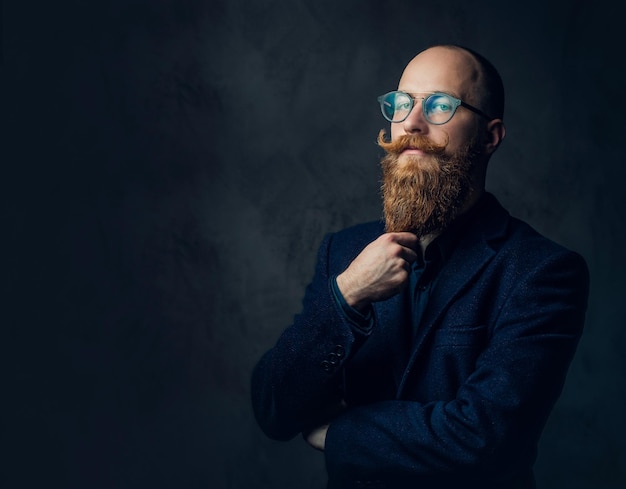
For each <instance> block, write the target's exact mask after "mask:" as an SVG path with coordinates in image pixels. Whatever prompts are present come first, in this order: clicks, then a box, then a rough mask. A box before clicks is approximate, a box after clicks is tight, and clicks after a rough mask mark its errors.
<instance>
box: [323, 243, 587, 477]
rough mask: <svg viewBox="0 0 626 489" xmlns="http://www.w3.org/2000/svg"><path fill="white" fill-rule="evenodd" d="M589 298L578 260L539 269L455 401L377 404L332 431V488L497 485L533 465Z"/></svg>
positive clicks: (516, 296)
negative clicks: (353, 482) (452, 480)
mask: <svg viewBox="0 0 626 489" xmlns="http://www.w3.org/2000/svg"><path fill="white" fill-rule="evenodd" d="M587 294H588V272H587V267H586V265H585V263H584V261H583V259H582V258H581V257H580V256H579V255H577V254H575V253H572V252H565V251H564V252H560V253H557V254H552V255H551V256H550V257H548V258H546V259H544V260H543V262H542V263H540V264H539V265H537V266H535V267H534V268H533V269H532V270H531V271H529V272H528V273H526V274H525V276H523V277H519V278H518V279H517V283H516V285H515V286H514V287H513V288H512V289H511V292H510V293H509V295H508V297H506V298H505V299H504V302H503V306H502V308H501V309H500V312H499V314H498V316H497V317H496V319H495V321H494V323H493V324H491V325H490V331H491V337H490V339H489V341H488V343H487V346H486V347H485V349H484V350H483V351H482V353H481V354H480V355H479V357H478V360H477V362H476V366H475V370H474V371H473V372H472V373H471V374H470V375H469V377H468V378H467V380H466V381H465V382H464V383H463V384H462V385H461V387H460V388H459V389H458V391H457V394H456V397H455V398H454V399H453V400H451V401H446V402H444V401H433V402H428V403H420V402H412V401H400V400H390V401H383V402H377V403H373V404H369V405H364V406H358V407H355V408H353V409H349V410H348V411H346V412H344V413H343V414H341V415H340V416H338V417H337V418H336V419H335V420H334V421H333V422H332V423H331V424H330V428H329V430H328V433H327V438H326V449H325V457H326V465H327V469H328V472H329V476H330V478H331V479H334V480H345V481H347V480H350V479H353V478H355V477H358V478H371V479H377V478H386V479H388V478H389V475H390V474H392V477H395V478H397V479H398V480H406V479H411V480H422V481H425V480H429V479H428V478H429V477H432V476H439V477H441V475H442V474H456V475H457V476H458V475H461V476H466V477H469V478H471V477H473V476H476V477H478V475H479V474H480V476H481V477H488V478H490V479H492V480H498V479H499V478H500V479H503V478H505V477H507V476H508V477H510V475H511V474H515V473H516V471H519V470H522V469H523V468H524V467H526V468H527V467H529V466H530V465H532V462H533V460H534V457H535V449H536V448H535V447H536V444H537V442H538V439H539V437H540V434H541V430H542V429H543V426H544V424H545V422H546V420H547V417H548V415H549V413H550V410H551V409H552V407H553V405H554V403H555V402H556V399H557V398H558V396H559V394H560V392H561V390H562V387H563V384H564V381H565V377H566V373H567V369H568V367H569V364H570V362H571V360H572V358H573V355H574V352H575V349H576V346H577V343H578V341H579V338H580V336H581V334H582V329H583V323H584V315H585V310H586V303H587ZM416 477H417V479H416ZM438 480H440V479H438Z"/></svg>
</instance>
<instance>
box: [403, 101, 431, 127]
mask: <svg viewBox="0 0 626 489" xmlns="http://www.w3.org/2000/svg"><path fill="white" fill-rule="evenodd" d="M413 103H414V105H413V110H411V113H410V114H409V116H408V117H407V118H406V119H405V120H404V121H403V122H402V128H403V129H404V132H405V133H406V134H415V133H418V134H426V133H427V132H428V121H426V118H425V117H424V113H423V112H422V100H421V99H417V100H414V102H413Z"/></svg>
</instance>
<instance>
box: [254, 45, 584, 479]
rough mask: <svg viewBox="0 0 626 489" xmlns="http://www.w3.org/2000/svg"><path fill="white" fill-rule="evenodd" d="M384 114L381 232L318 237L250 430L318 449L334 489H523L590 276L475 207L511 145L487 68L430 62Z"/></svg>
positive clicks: (447, 50) (441, 53)
mask: <svg viewBox="0 0 626 489" xmlns="http://www.w3.org/2000/svg"><path fill="white" fill-rule="evenodd" d="M379 102H380V104H381V110H382V112H383V115H384V116H385V118H386V119H387V120H389V121H390V122H391V140H390V141H388V142H387V141H385V140H384V134H383V132H382V131H381V134H380V135H379V144H380V146H381V147H382V148H383V149H384V150H385V151H386V156H385V157H384V158H383V161H382V168H383V185H382V194H383V201H384V202H383V208H384V218H385V219H384V223H380V222H374V223H368V224H362V225H358V226H355V227H352V228H350V229H347V230H344V231H341V232H339V233H335V234H331V235H328V236H326V237H325V239H324V241H323V243H322V245H321V247H320V251H319V256H318V261H317V266H316V271H315V276H314V278H313V281H312V282H311V284H310V285H309V286H308V287H307V290H306V293H305V297H304V300H303V309H302V312H301V313H300V314H299V315H297V316H296V317H295V319H294V323H293V324H292V325H291V326H290V327H289V328H287V329H286V330H285V331H284V332H283V334H282V335H281V337H280V338H279V339H278V341H277V343H276V345H275V346H274V347H273V348H272V349H271V350H270V351H268V352H267V353H266V354H265V355H264V356H263V357H262V359H261V360H260V361H259V363H258V365H257V366H256V368H255V370H254V372H253V376H252V400H253V407H254V410H255V415H256V417H257V420H258V422H259V424H260V426H261V428H262V429H263V430H264V432H265V433H266V434H267V435H268V436H270V437H272V438H274V439H277V440H289V439H291V438H293V437H294V436H295V435H296V434H298V433H303V435H304V437H305V439H306V440H307V441H308V442H309V444H311V445H312V446H313V447H315V448H317V449H319V450H323V451H324V454H325V459H326V467H327V471H328V476H329V487H330V488H353V487H354V488H357V487H368V488H374V487H380V488H382V487H386V488H394V489H397V488H404V487H412V488H431V487H433V488H435V487H436V488H438V489H441V488H452V487H455V488H456V487H463V488H469V487H476V488H481V489H488V488H494V489H495V488H502V489H503V488H530V487H535V483H534V477H533V475H532V466H533V463H534V460H535V457H536V447H537V443H538V440H539V438H540V434H541V431H542V429H543V427H544V424H545V422H546V419H547V417H548V415H549V413H550V410H551V409H552V407H553V405H554V403H555V401H556V400H557V398H558V396H559V394H560V392H561V389H562V386H563V383H564V380H565V377H566V373H567V369H568V366H569V364H570V362H571V359H572V357H573V355H574V352H575V349H576V346H577V343H578V340H579V338H580V335H581V333H582V328H583V322H584V315H585V310H586V303H587V295H588V273H587V267H586V265H585V262H584V260H583V259H582V258H581V257H580V256H579V255H578V254H576V253H574V252H571V251H568V250H566V249H564V248H563V247H561V246H559V245H557V244H555V243H553V242H552V241H550V240H548V239H547V238H544V237H542V236H540V235H539V234H538V233H537V232H535V231H534V230H533V229H532V228H530V226H528V225H527V224H525V223H523V222H521V221H519V220H517V219H515V218H513V217H511V216H510V215H509V214H508V213H507V212H506V211H505V210H504V209H503V208H502V207H501V206H500V204H499V203H498V202H497V200H496V199H495V197H494V196H493V195H491V194H489V193H487V192H486V191H485V190H484V187H485V174H486V170H487V162H488V161H489V158H490V157H491V155H492V154H493V153H494V152H495V151H496V149H497V148H498V146H499V144H500V143H501V142H502V140H503V139H504V136H505V128H504V124H503V110H504V90H503V88H502V81H501V79H500V76H499V75H498V73H497V71H496V70H495V68H494V67H493V66H492V65H491V63H489V62H488V61H487V60H486V59H485V58H484V57H482V56H481V55H479V54H478V53H475V52H474V51H471V50H469V49H467V48H463V47H460V46H455V45H438V46H434V47H431V48H429V49H426V50H425V51H423V52H421V53H420V54H418V55H417V56H416V57H415V58H414V59H413V60H411V62H410V63H409V64H408V65H407V67H406V68H405V70H404V72H403V74H402V77H401V79H400V83H399V86H398V90H397V91H394V92H390V93H388V94H385V95H383V96H381V97H380V99H379Z"/></svg>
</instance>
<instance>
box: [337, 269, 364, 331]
mask: <svg viewBox="0 0 626 489" xmlns="http://www.w3.org/2000/svg"><path fill="white" fill-rule="evenodd" d="M330 283H331V289H332V291H333V297H334V299H335V302H336V303H337V305H338V306H339V309H340V310H341V311H342V312H343V314H344V316H345V318H346V320H347V321H348V323H349V324H350V325H351V326H352V327H353V328H355V329H356V330H357V331H358V332H359V333H362V334H369V333H370V332H371V331H372V326H373V324H374V315H373V314H372V308H371V306H370V307H369V309H368V310H367V313H366V314H362V313H360V312H359V311H357V310H356V309H355V308H353V307H351V306H350V305H349V304H348V303H347V302H346V300H345V299H344V297H343V295H342V293H341V291H340V290H339V286H338V285H337V275H333V276H332V277H331V278H330Z"/></svg>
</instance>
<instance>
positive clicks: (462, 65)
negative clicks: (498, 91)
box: [398, 47, 478, 99]
mask: <svg viewBox="0 0 626 489" xmlns="http://www.w3.org/2000/svg"><path fill="white" fill-rule="evenodd" d="M477 81H478V68H477V63H476V62H475V60H474V58H473V57H472V56H471V55H470V54H469V53H467V52H465V51H463V50H458V49H449V48H443V47H436V48H431V49H427V50H426V51H423V52H421V53H420V54H418V55H417V56H416V57H415V58H413V59H412V60H411V61H410V62H409V64H408V65H407V66H406V68H405V69H404V72H403V73H402V78H400V83H399V84H398V89H399V90H403V91H405V92H411V93H416V92H437V91H440V92H446V93H449V94H450V95H454V96H456V97H459V98H461V99H471V98H473V97H472V94H473V92H474V90H475V88H476V84H477Z"/></svg>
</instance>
